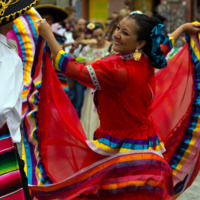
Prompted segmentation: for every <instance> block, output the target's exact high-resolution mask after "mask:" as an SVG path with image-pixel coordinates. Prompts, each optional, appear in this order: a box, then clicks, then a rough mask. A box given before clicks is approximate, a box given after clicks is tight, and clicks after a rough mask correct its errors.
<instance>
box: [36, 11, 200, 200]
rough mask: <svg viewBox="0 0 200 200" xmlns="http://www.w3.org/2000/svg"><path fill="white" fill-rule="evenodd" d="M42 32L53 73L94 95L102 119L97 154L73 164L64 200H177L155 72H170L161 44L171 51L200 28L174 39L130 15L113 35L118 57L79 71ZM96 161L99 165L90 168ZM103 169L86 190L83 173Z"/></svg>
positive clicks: (186, 27)
mask: <svg viewBox="0 0 200 200" xmlns="http://www.w3.org/2000/svg"><path fill="white" fill-rule="evenodd" d="M39 31H40V34H41V36H42V37H43V38H44V39H45V40H46V41H47V43H48V45H49V47H50V49H51V52H52V54H53V57H54V59H55V63H56V64H55V68H56V69H57V70H60V71H62V72H63V73H65V74H66V75H67V76H68V77H70V78H73V79H75V80H77V81H80V82H81V83H82V84H84V85H86V86H87V87H91V88H93V89H95V95H94V102H95V105H96V108H97V112H98V115H99V119H100V127H99V128H98V129H97V130H96V131H95V134H94V140H90V141H86V144H87V146H88V149H90V150H91V154H88V157H87V158H88V159H87V160H86V159H84V160H81V161H80V160H79V159H78V158H77V159H76V158H73V159H75V160H76V164H77V163H78V162H79V161H80V162H82V165H81V167H80V168H79V170H77V171H75V172H74V173H72V174H71V176H69V178H68V179H66V180H65V181H64V182H63V183H65V184H66V185H65V186H64V185H62V186H60V187H59V186H58V185H57V186H56V187H57V189H58V188H59V189H60V188H65V189H64V190H65V191H62V192H61V189H60V194H61V196H62V197H65V198H66V199H73V198H75V197H79V198H83V199H84V198H85V199H126V200H127V199H172V196H173V183H172V171H171V168H170V167H169V165H168V163H167V162H166V161H165V160H164V159H163V156H162V153H163V152H164V151H165V147H164V145H163V142H162V140H161V137H160V135H159V130H158V128H157V127H156V125H155V124H154V122H153V120H152V119H151V117H150V113H151V105H152V102H153V99H154V96H155V77H154V68H159V69H160V68H164V67H165V66H166V65H167V62H166V59H165V55H164V53H163V51H162V50H161V48H160V45H161V44H164V45H165V46H168V47H172V46H173V44H174V43H175V41H176V40H177V39H178V38H179V36H180V35H181V34H182V33H183V32H186V33H198V32H200V29H199V28H198V26H197V25H194V24H192V23H187V24H183V25H182V26H180V27H179V28H178V29H176V30H175V31H174V32H173V33H172V34H171V36H170V37H168V36H166V35H165V34H164V33H163V31H164V26H163V25H161V24H157V22H156V21H155V20H153V19H151V18H149V17H147V16H145V15H143V14H131V15H129V16H128V17H126V18H125V19H123V20H122V21H121V22H120V23H119V25H118V27H117V29H116V31H115V33H114V44H113V50H114V51H116V52H118V54H117V55H115V56H112V57H106V58H104V59H102V60H100V61H97V62H95V63H93V64H91V65H89V66H84V65H81V64H78V63H77V62H76V61H75V59H73V58H71V57H69V55H68V54H66V53H65V52H64V51H63V50H61V49H60V46H59V45H58V44H57V42H56V40H55V38H54V36H53V34H52V32H51V30H50V27H49V25H48V24H47V23H46V22H45V21H41V23H40V25H39ZM165 53H167V52H165ZM79 139H80V138H79ZM79 139H77V140H79ZM80 146H81V145H80ZM88 151H89V150H88ZM95 155H96V161H95V162H93V164H91V163H92V160H95V159H93V157H95ZM97 155H101V156H102V157H100V156H99V157H98V156H97ZM76 156H78V155H76ZM137 156H138V157H137ZM89 158H90V159H89ZM107 162H113V165H112V166H111V169H112V170H111V171H109V173H106V174H104V173H103V169H105V168H104V167H105V163H107ZM79 164H80V163H79ZM94 165H95V166H94ZM97 165H98V166H100V167H101V170H100V171H98V172H101V175H99V174H98V175H97V174H96V175H95V177H96V178H95V180H96V181H95V182H92V183H91V179H92V181H94V178H92V175H91V174H90V175H88V177H87V180H86V179H84V180H85V183H84V184H85V186H83V184H80V183H81V181H82V178H81V175H80V173H84V174H88V173H89V172H90V173H92V172H91V171H92V170H94V171H95V170H96V169H97V168H96V167H97ZM91 167H92V169H91ZM130 168H131V169H130ZM86 172H87V173H86ZM95 173H96V171H95ZM82 175H83V174H82ZM74 177H75V178H76V181H75V182H76V183H74ZM55 179H56V178H55ZM77 180H78V181H77ZM80 185H81V186H80ZM80 187H82V188H80ZM57 189H56V188H52V189H50V190H48V192H49V193H48V192H47V190H46V193H45V192H44V191H43V192H41V191H40V192H38V193H37V192H36V191H37V190H38V189H36V190H35V195H36V196H37V195H38V197H39V196H40V195H43V197H44V196H45V195H47V193H48V195H49V196H51V198H53V197H54V198H55V197H61V196H59V195H58V193H57V196H56V194H55V193H56V192H55V191H56V190H57ZM73 189H74V191H73ZM33 190H34V189H33ZM38 191H39V190H38ZM51 192H52V193H51ZM33 193H34V191H33Z"/></svg>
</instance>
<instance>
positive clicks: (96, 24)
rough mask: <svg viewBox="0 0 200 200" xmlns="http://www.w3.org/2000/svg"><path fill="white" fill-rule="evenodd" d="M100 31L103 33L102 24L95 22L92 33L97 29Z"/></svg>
mask: <svg viewBox="0 0 200 200" xmlns="http://www.w3.org/2000/svg"><path fill="white" fill-rule="evenodd" d="M99 28H100V29H102V30H103V31H104V27H103V24H102V23H100V22H95V23H94V28H93V29H92V32H94V31H95V30H97V29H99Z"/></svg>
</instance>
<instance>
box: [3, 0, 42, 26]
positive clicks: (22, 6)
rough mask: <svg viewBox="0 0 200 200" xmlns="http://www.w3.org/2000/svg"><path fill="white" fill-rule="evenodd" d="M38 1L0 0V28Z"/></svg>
mask: <svg viewBox="0 0 200 200" xmlns="http://www.w3.org/2000/svg"><path fill="white" fill-rule="evenodd" d="M38 1H39V0H0V26H2V25H4V24H7V23H8V22H10V21H13V20H14V19H16V18H18V17H19V16H21V15H22V14H24V13H25V12H26V11H27V10H29V9H30V8H31V7H32V6H34V5H35V4H36V3H37V2H38Z"/></svg>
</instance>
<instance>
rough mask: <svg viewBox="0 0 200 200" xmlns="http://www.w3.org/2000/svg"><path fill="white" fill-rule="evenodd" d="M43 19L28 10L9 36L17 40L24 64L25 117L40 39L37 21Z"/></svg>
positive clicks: (23, 111)
mask: <svg viewBox="0 0 200 200" xmlns="http://www.w3.org/2000/svg"><path fill="white" fill-rule="evenodd" d="M40 18H41V17H40V16H39V14H38V13H37V12H36V11H35V9H34V8H31V9H30V10H28V11H27V12H26V13H25V14H23V15H22V16H21V17H19V18H17V19H15V20H14V24H13V27H14V30H12V31H10V32H9V33H8V35H7V38H8V39H12V40H15V41H16V43H17V47H18V54H19V56H20V58H21V59H22V63H23V73H24V75H23V79H24V88H23V93H22V98H23V107H22V113H23V115H24V114H25V113H26V109H27V96H28V93H29V91H30V87H31V82H32V78H31V68H32V64H33V59H34V54H35V49H36V43H37V39H38V35H39V32H38V25H37V24H36V21H37V20H39V19H40Z"/></svg>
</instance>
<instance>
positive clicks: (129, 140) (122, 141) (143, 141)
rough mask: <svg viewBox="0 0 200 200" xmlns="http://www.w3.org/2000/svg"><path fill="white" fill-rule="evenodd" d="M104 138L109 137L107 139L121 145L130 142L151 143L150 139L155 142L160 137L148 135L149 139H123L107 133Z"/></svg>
mask: <svg viewBox="0 0 200 200" xmlns="http://www.w3.org/2000/svg"><path fill="white" fill-rule="evenodd" d="M104 138H105V139H107V140H109V141H110V142H113V143H116V144H118V145H121V144H122V143H129V144H149V141H151V142H155V141H156V140H157V139H159V138H158V137H156V136H154V137H148V139H145V140H141V139H131V138H125V140H121V139H118V138H114V137H112V136H110V135H106V136H105V137H104ZM102 139H103V138H102ZM102 139H101V140H102Z"/></svg>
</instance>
